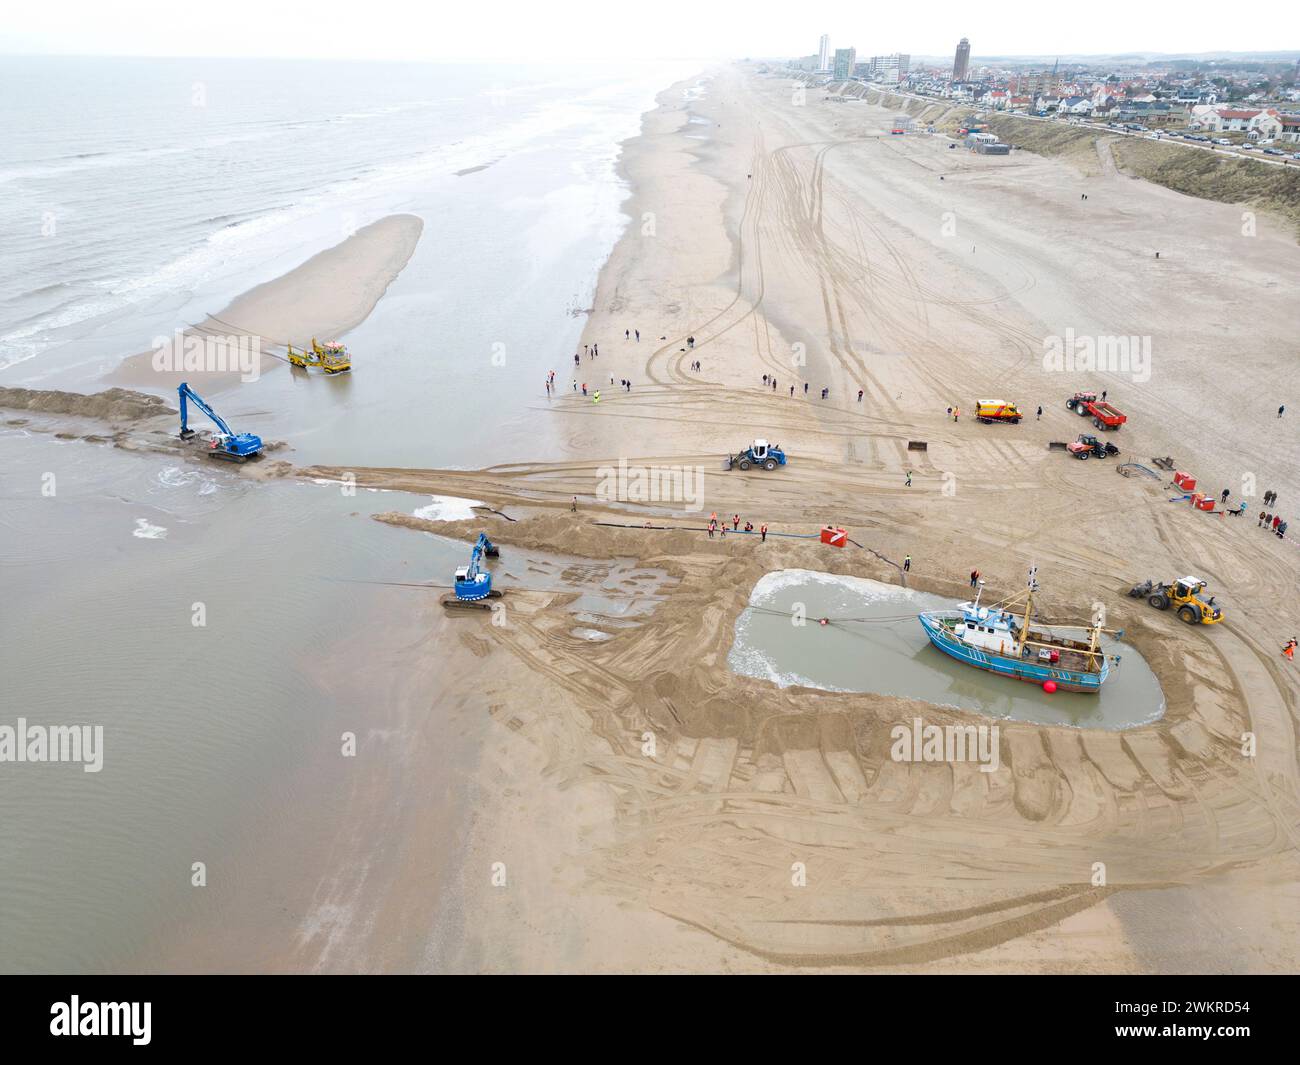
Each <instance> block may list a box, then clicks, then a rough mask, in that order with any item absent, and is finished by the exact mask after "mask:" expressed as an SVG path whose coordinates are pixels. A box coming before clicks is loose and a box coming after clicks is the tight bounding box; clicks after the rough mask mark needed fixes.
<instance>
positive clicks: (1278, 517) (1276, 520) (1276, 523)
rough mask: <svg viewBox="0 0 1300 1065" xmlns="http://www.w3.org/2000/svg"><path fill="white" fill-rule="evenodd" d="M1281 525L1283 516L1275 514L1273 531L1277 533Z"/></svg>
mask: <svg viewBox="0 0 1300 1065" xmlns="http://www.w3.org/2000/svg"><path fill="white" fill-rule="evenodd" d="M1281 524H1282V515H1281V514H1274V515H1273V531H1274V532H1277V527H1278V526H1279V525H1281Z"/></svg>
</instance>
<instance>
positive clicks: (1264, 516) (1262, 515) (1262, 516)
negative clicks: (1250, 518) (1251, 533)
mask: <svg viewBox="0 0 1300 1065" xmlns="http://www.w3.org/2000/svg"><path fill="white" fill-rule="evenodd" d="M1267 520H1268V515H1267V514H1265V513H1264V512H1263V511H1262V510H1261V511H1260V512H1259V524H1258V525H1256V526H1255V528H1257V529H1262V528H1263V527H1264V522H1266V521H1267Z"/></svg>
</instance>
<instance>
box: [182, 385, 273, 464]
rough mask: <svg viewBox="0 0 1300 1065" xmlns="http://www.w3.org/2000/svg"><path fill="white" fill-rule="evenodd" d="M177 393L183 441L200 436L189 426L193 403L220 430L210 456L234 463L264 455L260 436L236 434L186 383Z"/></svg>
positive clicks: (214, 439)
mask: <svg viewBox="0 0 1300 1065" xmlns="http://www.w3.org/2000/svg"><path fill="white" fill-rule="evenodd" d="M176 391H177V392H178V393H179V394H180V398H181V432H180V437H181V439H182V440H192V439H194V437H196V436H198V433H197V432H196V431H195V430H193V429H191V428H190V426H189V404H190V403H193V404H194V405H195V406H196V407H198V408H199V410H201V411H202V412H203V413H204V414H206V415H207V416H208V417H209V418H211V419H212V421H213V423H214V424H215V425H216V427H217V428H218V429H219V430H220V432H218V433H216V434H214V435H213V437H212V443H211V445H210V446H209V448H208V453H209V454H210V455H212V456H214V457H216V458H219V459H229V460H230V461H232V462H247V461H248V460H249V459H251V458H254V457H256V456H257V455H260V454H261V453H262V447H263V445H262V438H261V437H260V436H255V435H254V434H253V433H236V432H234V431H233V430H232V429H231V428H230V426H228V425H227V424H226V423H225V422H224V421H222V420H221V416H220V415H219V414H217V412H216V411H214V410H213V409H212V408H211V407H209V406H208V405H207V404H206V403H205V402H203V398H202V397H201V396H200V395H199V394H198V393H197V392H195V391H194V389H192V388H190V386H189V385H187V384H185V383H184V382H181V386H180V388H178V389H177V390H176Z"/></svg>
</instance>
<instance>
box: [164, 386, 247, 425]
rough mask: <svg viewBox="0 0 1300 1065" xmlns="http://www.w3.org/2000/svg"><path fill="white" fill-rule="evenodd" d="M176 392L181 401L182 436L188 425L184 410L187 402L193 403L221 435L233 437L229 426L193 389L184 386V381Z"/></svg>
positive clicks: (186, 413)
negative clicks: (210, 420) (209, 419)
mask: <svg viewBox="0 0 1300 1065" xmlns="http://www.w3.org/2000/svg"><path fill="white" fill-rule="evenodd" d="M176 391H177V392H178V393H179V394H180V399H181V433H182V434H183V433H185V432H187V431H188V428H189V424H188V423H189V416H188V415H189V412H188V411H187V410H186V401H187V400H188V401H189V402H191V403H193V404H194V405H195V406H196V407H198V408H199V410H201V411H202V412H203V413H204V414H206V415H207V416H208V417H209V418H211V419H212V421H213V423H214V424H215V425H216V427H217V428H218V429H220V430H221V431H222V432H223V433H225V434H226V436H234V435H235V434H234V433H233V432H231V430H230V426H228V425H227V424H226V423H225V422H224V421H222V419H221V416H220V415H219V414H218V413H217V412H216V411H214V410H213V409H212V408H211V407H209V406H208V405H207V404H206V403H204V402H203V399H202V397H200V396H199V394H198V393H197V392H195V391H194V389H192V388H190V386H189V385H188V384H186V383H185V382H184V381H182V382H181V386H180V388H178V389H177V390H176Z"/></svg>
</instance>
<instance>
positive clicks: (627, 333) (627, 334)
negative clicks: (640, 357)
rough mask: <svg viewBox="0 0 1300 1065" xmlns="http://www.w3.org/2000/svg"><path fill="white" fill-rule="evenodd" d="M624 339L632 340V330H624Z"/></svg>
mask: <svg viewBox="0 0 1300 1065" xmlns="http://www.w3.org/2000/svg"><path fill="white" fill-rule="evenodd" d="M623 339H624V340H631V339H632V330H630V329H624V330H623Z"/></svg>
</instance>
